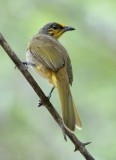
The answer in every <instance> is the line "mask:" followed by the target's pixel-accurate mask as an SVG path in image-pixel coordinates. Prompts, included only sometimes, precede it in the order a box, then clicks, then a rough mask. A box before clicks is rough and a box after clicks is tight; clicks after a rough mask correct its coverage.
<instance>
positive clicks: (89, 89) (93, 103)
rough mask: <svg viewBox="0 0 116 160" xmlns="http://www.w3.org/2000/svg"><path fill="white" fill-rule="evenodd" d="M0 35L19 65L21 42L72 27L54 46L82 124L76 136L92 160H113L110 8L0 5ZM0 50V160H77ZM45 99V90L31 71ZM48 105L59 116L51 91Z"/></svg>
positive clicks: (115, 68) (98, 2) (23, 1)
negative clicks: (45, 30) (68, 65)
mask: <svg viewBox="0 0 116 160" xmlns="http://www.w3.org/2000/svg"><path fill="white" fill-rule="evenodd" d="M0 15H1V16H0V17H1V18H0V31H1V33H2V34H3V35H4V36H5V38H6V39H7V41H8V42H9V44H10V45H11V47H12V49H13V50H14V51H15V52H16V54H17V55H18V56H19V57H20V58H21V60H22V61H25V52H26V47H27V44H28V41H29V39H30V38H31V37H32V36H33V35H34V34H35V33H37V32H38V30H39V29H40V28H41V27H42V26H43V25H44V24H46V23H47V22H52V21H56V22H60V23H64V24H66V25H70V26H72V27H75V28H76V30H75V31H73V32H68V33H66V34H64V35H63V37H61V38H60V42H61V43H62V44H63V45H64V46H65V48H66V49H67V50H68V52H69V55H70V57H71V60H72V66H73V73H74V82H73V86H72V88H71V89H72V94H73V96H74V99H75V103H76V104H77V105H78V110H79V113H80V117H81V120H82V123H83V130H82V131H76V132H75V134H76V135H77V137H78V138H79V139H80V140H81V141H83V142H88V141H91V142H92V144H90V145H89V146H87V148H88V150H89V151H90V153H91V154H92V155H93V156H94V157H95V159H97V160H109V159H110V160H114V159H115V158H116V153H115V152H116V1H115V0H107V1H106V0H86V1H85V0H65V1H63V0H58V1H56V0H49V1H44V0H43V1H42V0H33V1H31V0H30V1H29V0H20V1H17V0H12V1H9V0H0ZM14 67H15V65H14V64H13V62H12V61H11V60H10V59H9V57H8V56H7V54H6V53H5V52H4V50H3V49H2V48H1V47H0V159H1V160H44V159H48V160H52V159H54V160H65V159H66V160H75V159H79V160H84V158H83V157H82V155H81V154H80V153H79V152H73V150H74V146H73V144H72V143H71V142H70V140H68V142H65V141H64V139H63V135H62V132H61V130H60V128H59V127H58V125H57V124H56V123H55V122H54V120H53V119H52V117H51V116H50V114H49V113H48V111H47V110H46V109H45V108H44V107H41V108H37V105H38V97H37V95H36V94H35V93H34V91H33V90H32V88H31V87H30V85H29V84H28V82H27V81H26V80H25V79H24V77H23V76H22V75H21V73H20V72H19V70H18V69H16V70H15V69H14ZM29 71H30V72H31V73H32V75H33V76H34V77H35V79H36V81H37V82H38V83H39V85H40V86H41V88H42V89H43V91H44V92H45V94H46V95H47V94H48V93H49V91H50V89H51V86H50V85H49V84H48V82H47V81H46V80H43V79H42V78H41V77H38V76H37V75H36V74H35V73H34V72H33V71H31V69H29ZM51 102H52V103H53V104H54V106H55V107H56V109H57V110H58V112H59V113H61V112H60V103H59V98H58V95H57V91H54V94H53V95H52V98H51Z"/></svg>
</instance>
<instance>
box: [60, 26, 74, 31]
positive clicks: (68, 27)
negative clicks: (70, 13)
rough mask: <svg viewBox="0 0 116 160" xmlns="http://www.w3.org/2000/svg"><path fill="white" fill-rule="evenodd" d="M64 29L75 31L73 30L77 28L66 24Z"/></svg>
mask: <svg viewBox="0 0 116 160" xmlns="http://www.w3.org/2000/svg"><path fill="white" fill-rule="evenodd" d="M63 30H64V32H67V31H73V30H75V28H73V27H71V26H65V27H64V29H63Z"/></svg>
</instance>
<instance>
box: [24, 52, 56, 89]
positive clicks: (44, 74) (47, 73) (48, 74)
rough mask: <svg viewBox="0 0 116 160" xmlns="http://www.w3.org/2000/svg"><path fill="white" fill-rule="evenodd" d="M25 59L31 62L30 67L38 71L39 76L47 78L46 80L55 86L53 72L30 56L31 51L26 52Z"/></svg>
mask: <svg viewBox="0 0 116 160" xmlns="http://www.w3.org/2000/svg"><path fill="white" fill-rule="evenodd" d="M26 60H27V63H28V62H29V63H32V64H34V65H35V66H34V65H30V67H31V68H32V69H33V70H34V71H35V72H36V73H38V74H39V75H40V76H42V77H44V78H46V79H48V81H49V82H50V83H51V84H52V85H53V86H54V87H56V79H55V73H54V72H53V71H52V70H51V69H49V68H45V67H44V66H43V65H42V64H41V63H39V62H38V61H37V59H36V58H35V57H34V56H32V53H30V51H27V53H26Z"/></svg>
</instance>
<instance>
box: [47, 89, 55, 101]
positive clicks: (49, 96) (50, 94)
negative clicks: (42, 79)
mask: <svg viewBox="0 0 116 160" xmlns="http://www.w3.org/2000/svg"><path fill="white" fill-rule="evenodd" d="M53 90H54V87H52V89H51V91H50V93H49V95H48V99H49V100H50V98H51V96H52V92H53Z"/></svg>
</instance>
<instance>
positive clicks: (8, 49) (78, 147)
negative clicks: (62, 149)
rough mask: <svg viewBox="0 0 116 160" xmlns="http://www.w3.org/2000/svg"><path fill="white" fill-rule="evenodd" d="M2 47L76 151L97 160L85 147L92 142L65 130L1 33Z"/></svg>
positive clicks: (59, 118) (51, 106)
mask: <svg viewBox="0 0 116 160" xmlns="http://www.w3.org/2000/svg"><path fill="white" fill-rule="evenodd" d="M0 45H1V46H2V47H3V49H4V50H5V52H6V53H7V54H8V56H9V57H10V58H11V60H12V61H13V62H14V63H15V65H16V66H17V67H18V68H19V70H20V71H21V73H22V74H23V76H24V77H25V78H26V80H27V81H28V82H29V84H30V85H31V87H32V88H33V90H34V91H35V92H36V94H37V95H38V96H39V97H40V99H41V101H42V103H43V104H44V106H45V107H46V109H47V110H48V111H49V113H50V114H51V116H52V117H53V118H54V120H55V121H56V122H57V123H58V125H59V126H60V127H61V129H62V130H63V132H64V133H65V134H66V135H67V136H68V137H69V139H70V140H71V141H72V143H73V144H74V145H75V151H77V150H79V151H80V153H81V154H82V155H83V156H84V157H85V159H86V160H95V159H94V158H93V157H92V155H91V154H90V153H89V152H88V151H87V149H86V148H85V146H86V145H88V144H89V143H90V142H87V143H82V142H81V141H79V140H78V138H77V137H76V136H75V134H74V133H71V132H70V131H69V130H68V129H67V128H65V126H64V124H63V121H62V118H61V117H60V115H59V114H58V112H57V111H56V110H55V108H54V107H53V105H52V104H51V103H50V101H48V99H47V97H46V96H45V94H44V93H43V91H42V90H41V88H40V87H39V85H38V84H37V82H36V81H35V80H34V79H33V77H32V76H31V74H30V73H29V72H28V70H27V68H26V66H25V65H24V64H23V63H22V62H21V60H20V59H19V58H18V57H17V55H16V54H15V53H14V51H13V50H12V49H11V47H10V46H9V44H8V43H7V41H6V40H5V39H4V37H3V36H2V34H1V33H0Z"/></svg>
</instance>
